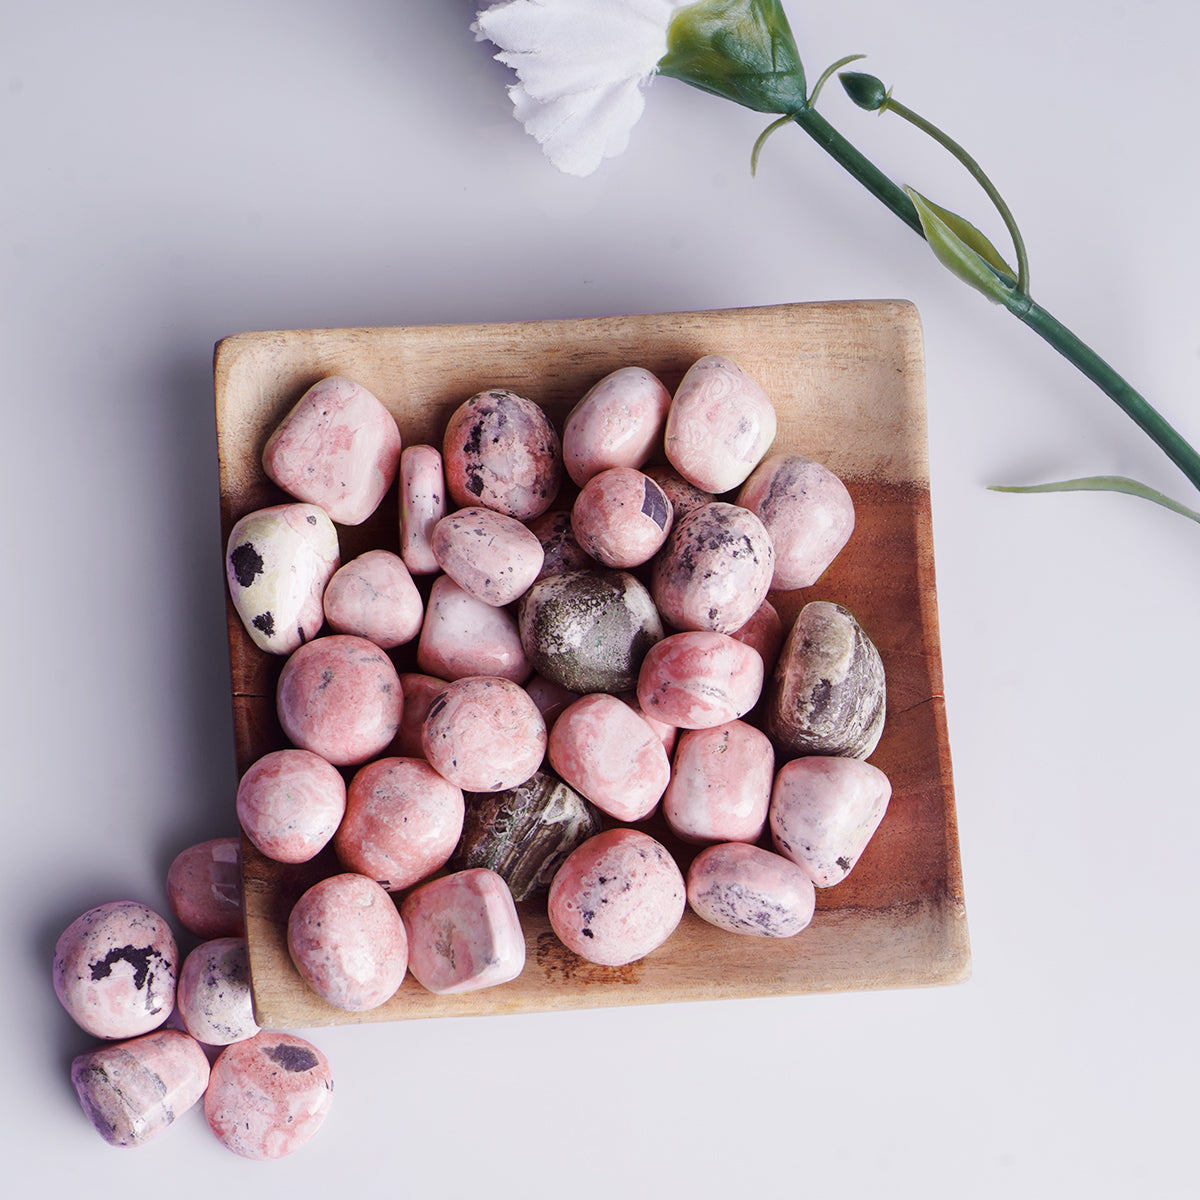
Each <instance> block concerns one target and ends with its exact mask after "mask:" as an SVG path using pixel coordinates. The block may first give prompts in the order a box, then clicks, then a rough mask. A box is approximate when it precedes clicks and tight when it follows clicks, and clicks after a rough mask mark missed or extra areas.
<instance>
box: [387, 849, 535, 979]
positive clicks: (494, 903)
mask: <svg viewBox="0 0 1200 1200" xmlns="http://www.w3.org/2000/svg"><path fill="white" fill-rule="evenodd" d="M400 913H401V915H402V916H403V918H404V925H405V928H406V929H407V930H408V940H409V946H410V956H409V969H410V970H411V971H412V974H413V978H414V979H416V981H417V982H418V983H419V984H420V985H421V986H422V987H423V988H425V989H426V990H427V991H430V992H433V993H434V994H435V995H439V996H449V995H456V994H458V993H461V992H474V991H479V990H480V989H481V988H489V987H496V986H497V985H498V984H502V983H508V982H509V981H510V980H512V979H516V977H517V976H518V975H520V973H521V972H522V970H524V967H525V937H524V934H523V933H522V932H521V922H520V919H519V918H518V916H517V906H516V905H515V904H514V903H513V898H512V892H510V891H509V889H508V884H506V883H505V882H504V880H503V879H501V878H500V876H499V875H497V874H496V872H495V871H490V870H488V869H487V868H486V867H472V868H470V869H468V870H466V871H458V872H456V873H455V874H453V875H443V876H442V877H441V878H440V879H434V880H432V881H431V882H429V883H426V884H422V885H421V886H420V887H419V888H416V889H414V890H413V891H412V892H410V893H409V894H408V895H407V896H406V897H405V899H404V903H403V904H402V905H401V907H400Z"/></svg>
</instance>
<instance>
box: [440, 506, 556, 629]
mask: <svg viewBox="0 0 1200 1200" xmlns="http://www.w3.org/2000/svg"><path fill="white" fill-rule="evenodd" d="M432 546H433V553H434V556H435V557H436V558H437V560H438V565H439V566H440V567H441V568H442V570H443V571H445V572H446V574H447V575H449V576H450V578H451V579H453V580H454V582H455V583H457V584H458V586H459V587H460V588H462V589H463V591H465V592H468V593H470V594H471V595H472V596H474V597H475V598H476V599H477V600H482V601H483V602H484V603H485V604H490V605H491V606H492V607H493V608H500V607H502V606H503V605H505V604H511V603H512V602H513V601H514V600H516V599H517V598H518V597H519V596H520V595H521V594H522V593H523V592H524V591H525V589H526V588H528V587H529V585H530V584H531V583H532V582H533V581H534V580H535V579H536V578H537V577H538V573H539V572H540V571H541V569H542V558H543V554H542V543H541V542H539V541H538V539H537V535H536V534H534V533H532V532H530V530H529V529H527V528H526V527H525V526H524V525H522V524H521V522H520V521H518V520H516V518H514V517H508V516H505V515H504V514H503V513H498V512H493V511H492V510H491V509H489V508H481V507H479V506H478V505H476V506H473V507H471V508H460V509H457V510H456V511H455V512H452V513H449V514H448V515H447V516H445V517H443V518H442V519H441V520H440V521H439V522H438V523H437V524H436V525H435V526H434V529H433V538H432Z"/></svg>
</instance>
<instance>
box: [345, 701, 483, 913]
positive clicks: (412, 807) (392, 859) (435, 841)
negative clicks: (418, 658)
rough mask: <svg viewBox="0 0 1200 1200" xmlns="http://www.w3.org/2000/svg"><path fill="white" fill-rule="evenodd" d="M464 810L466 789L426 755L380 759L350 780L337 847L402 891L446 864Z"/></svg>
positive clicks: (359, 867)
mask: <svg viewBox="0 0 1200 1200" xmlns="http://www.w3.org/2000/svg"><path fill="white" fill-rule="evenodd" d="M443 686H445V685H443ZM464 813H465V804H464V801H463V794H462V789H461V788H459V787H457V786H456V785H455V784H453V783H451V782H450V781H449V780H448V779H444V778H442V776H441V775H439V774H438V773H437V772H436V771H435V770H434V769H433V768H432V767H431V766H430V765H429V764H428V763H427V762H426V761H425V760H424V759H423V758H380V759H376V760H375V761H374V762H370V763H367V765H366V766H364V767H361V768H359V770H358V771H357V772H356V773H355V776H354V778H353V779H352V780H351V781H350V788H349V791H348V796H347V803H346V816H345V819H344V820H343V821H342V824H341V828H340V829H338V831H337V836H336V837H335V838H334V840H333V847H334V849H335V850H336V851H337V856H338V858H339V859H340V860H341V862H342V863H343V865H345V866H346V867H348V868H349V869H350V870H352V871H357V872H358V873H359V874H360V875H366V876H368V877H369V878H371V879H374V880H375V881H376V882H377V883H379V884H380V885H381V886H382V887H384V888H386V889H387V890H388V891H389V892H398V891H402V890H403V889H404V888H407V887H411V886H412V885H413V884H414V883H418V882H420V881H421V880H422V879H424V878H426V877H427V876H429V875H432V874H433V873H434V871H436V870H438V869H439V868H440V867H443V866H445V864H446V862H447V860H448V859H449V858H450V855H452V854H453V853H454V847H455V846H457V845H458V839H459V835H460V834H461V833H462V827H463V815H464Z"/></svg>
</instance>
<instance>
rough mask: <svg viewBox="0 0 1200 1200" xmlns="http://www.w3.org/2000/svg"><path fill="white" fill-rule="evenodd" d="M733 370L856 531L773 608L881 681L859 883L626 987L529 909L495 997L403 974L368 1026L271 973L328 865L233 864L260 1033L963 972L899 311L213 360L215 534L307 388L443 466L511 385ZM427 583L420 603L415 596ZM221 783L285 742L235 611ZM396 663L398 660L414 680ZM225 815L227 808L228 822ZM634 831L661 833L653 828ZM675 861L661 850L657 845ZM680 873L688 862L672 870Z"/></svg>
mask: <svg viewBox="0 0 1200 1200" xmlns="http://www.w3.org/2000/svg"><path fill="white" fill-rule="evenodd" d="M709 353H719V354H724V355H726V356H728V357H730V358H732V359H734V360H735V361H737V362H738V363H740V364H741V365H742V366H743V367H744V368H745V369H746V370H747V371H748V372H749V373H750V374H751V375H752V376H753V377H754V378H756V379H757V380H758V381H759V382H760V383H761V384H762V385H763V386H764V387H765V388H766V390H767V391H768V393H769V394H770V395H771V396H772V397H773V398H774V400H775V403H776V407H777V409H778V411H779V433H778V437H777V439H776V442H775V449H777V450H778V449H785V448H786V449H791V450H795V451H797V452H799V453H802V454H804V455H806V456H807V457H809V458H813V459H816V460H817V461H819V462H822V463H824V464H825V465H827V466H828V467H830V468H831V469H832V470H834V471H836V472H837V473H838V474H839V475H840V476H841V477H842V478H843V480H844V481H845V482H846V484H847V486H848V488H849V490H850V492H851V495H852V496H853V498H854V502H855V506H856V513H857V524H856V529H855V533H854V536H853V538H852V539H851V541H850V544H849V546H848V547H847V548H846V549H845V550H844V551H843V552H842V554H841V555H840V556H839V558H838V559H837V561H836V562H835V563H834V565H833V566H832V567H831V568H830V569H829V571H828V572H827V573H826V575H825V577H824V578H823V579H822V580H820V581H819V582H818V584H817V585H816V586H814V587H812V588H808V589H804V590H802V591H797V592H785V593H773V594H772V597H771V599H772V601H773V603H774V604H775V605H776V607H777V608H779V609H780V611H781V613H782V615H783V616H784V618H785V620H788V621H790V619H791V618H792V617H794V615H795V613H796V612H797V611H798V610H799V608H800V606H801V604H802V603H804V602H806V601H808V600H812V599H825V600H834V601H837V602H838V603H841V604H844V605H845V606H846V607H847V608H849V609H850V610H851V611H852V612H853V613H854V614H855V615H856V616H857V617H858V619H859V620H860V622H861V623H862V624H863V626H864V627H865V628H866V630H867V631H868V633H869V634H870V635H871V637H872V638H873V639H874V641H875V642H876V644H877V645H878V647H879V650H880V652H881V654H882V657H883V661H884V664H885V667H886V670H887V680H888V709H887V725H886V729H885V732H884V735H883V739H882V741H881V742H880V744H879V747H878V749H877V750H876V752H875V754H874V755H873V756H872V759H871V761H872V762H873V763H875V764H876V765H877V766H878V767H880V768H881V769H882V770H883V771H885V772H886V773H887V774H888V775H889V777H890V778H891V781H892V785H893V797H892V801H891V804H890V807H889V809H888V813H887V816H886V817H885V819H884V821H883V824H882V825H881V826H880V828H879V831H878V832H877V834H876V835H875V838H874V839H873V840H872V842H871V844H870V845H869V846H868V848H867V851H866V852H865V853H864V855H863V857H862V858H861V859H860V861H859V863H858V865H857V866H856V868H855V870H854V872H853V873H852V874H851V875H850V876H849V878H847V879H846V880H845V881H844V882H842V883H841V884H839V885H838V886H837V887H834V888H831V889H827V890H825V891H821V892H819V893H818V904H817V913H816V916H815V918H814V920H813V923H812V924H811V925H810V926H809V928H808V929H806V930H805V931H804V932H802V933H801V934H799V935H798V936H797V937H795V938H791V939H786V940H780V941H774V940H771V939H759V938H748V937H739V936H737V935H734V934H729V933H725V932H722V931H720V930H717V929H714V928H713V927H712V926H709V925H706V924H705V923H704V922H702V921H700V920H699V919H698V918H696V917H694V916H693V915H692V914H691V913H690V912H689V913H688V914H687V915H686V916H685V917H684V920H683V923H682V924H681V925H680V927H679V929H678V930H677V931H676V932H675V933H674V934H673V935H672V936H671V938H670V939H669V941H668V942H667V943H666V944H665V945H664V946H662V947H661V948H660V949H658V950H656V951H655V952H654V953H653V954H650V955H648V956H647V957H646V958H644V959H642V960H641V961H639V962H635V963H632V964H630V965H628V966H624V967H600V966H594V965H592V964H589V963H587V962H584V961H583V960H582V959H580V958H578V957H576V956H575V955H574V954H572V953H571V952H570V951H568V950H566V949H565V948H564V947H563V946H562V945H561V944H560V943H559V942H558V941H557V939H556V938H555V936H554V934H553V933H552V932H551V930H550V927H549V922H548V920H547V918H546V915H545V911H544V905H541V906H539V905H538V904H536V903H530V904H526V905H524V906H522V913H521V916H522V922H523V925H524V928H525V931H526V939H527V949H528V958H527V963H526V966H525V970H524V972H523V973H522V975H521V976H520V977H519V978H518V979H516V980H514V981H513V982H511V983H508V984H504V985H502V986H500V987H497V988H491V989H487V990H484V991H480V992H476V993H473V994H467V995H462V996H434V995H432V994H431V993H429V992H426V991H425V990H424V989H423V988H421V986H420V985H419V984H418V983H417V982H416V981H415V980H414V979H413V978H412V977H411V976H409V977H408V978H407V979H406V980H405V982H404V984H403V986H402V987H401V989H400V990H399V992H398V993H397V994H396V995H395V996H394V997H393V998H392V999H391V1000H390V1001H389V1002H388V1003H387V1004H386V1005H384V1006H382V1007H381V1008H378V1009H375V1010H374V1011H372V1012H368V1013H360V1014H351V1013H345V1012H341V1011H339V1010H337V1009H335V1008H332V1007H330V1006H328V1005H326V1004H325V1003H324V1002H323V1001H321V1000H320V999H319V998H318V997H317V996H316V995H315V994H314V993H313V992H311V991H310V990H309V989H308V988H307V987H306V986H305V984H304V983H303V981H302V980H301V978H300V976H299V975H298V974H297V973H296V971H295V969H294V967H293V966H292V964H291V961H290V959H289V958H288V954H287V947H286V940H285V933H286V923H287V914H288V912H289V910H290V908H291V905H292V904H293V903H294V901H295V900H296V898H297V897H298V896H299V895H300V894H301V892H302V891H303V890H304V889H305V888H306V887H308V886H310V885H311V884H312V883H313V882H315V881H316V880H317V879H318V878H321V877H323V876H324V875H327V874H331V873H333V872H335V871H336V870H338V867H337V864H336V862H335V860H334V859H333V858H332V854H331V852H330V851H326V852H325V853H324V854H323V855H322V856H320V857H319V858H318V859H317V860H315V861H314V862H312V863H309V864H305V865H303V866H300V867H288V866H282V865H280V864H277V863H274V862H271V861H269V860H267V859H265V858H263V856H262V855H260V854H258V853H257V851H255V849H254V848H253V846H251V845H250V844H249V843H248V842H245V841H244V843H243V886H244V898H245V908H246V928H247V935H248V938H249V942H250V962H251V974H252V977H253V988H254V999H255V1008H256V1014H257V1018H258V1020H259V1022H260V1024H262V1025H263V1026H264V1027H269V1028H284V1027H291V1028H297V1027H299V1028H304V1027H313V1026H319V1025H329V1024H340V1023H347V1022H360V1021H386V1020H398V1019H403V1018H411V1017H434V1016H456V1015H468V1014H471V1015H474V1014H485V1013H502V1012H522V1011H542V1010H551V1009H564V1008H587V1007H601V1006H608V1005H618V1004H646V1003H655V1002H662V1001H682V1000H711V999H717V998H722V997H749V996H762V995H780V994H795V993H802V992H830V991H847V990H862V989H871V988H894V987H906V986H920V985H932V984H946V983H955V982H959V981H961V980H963V979H965V978H966V977H967V975H968V973H969V957H970V955H969V949H968V941H967V930H966V917H965V911H964V905H963V893H962V877H961V868H960V862H959V852H958V840H957V828H956V824H955V814H954V798H953V790H952V783H951V772H950V754H949V748H948V745H947V738H946V722H945V707H944V701H943V697H942V671H941V658H940V648H939V642H938V629H937V609H936V594H935V586H934V569H933V548H932V541H931V536H930V505H929V473H928V464H927V458H926V435H925V409H924V403H925V400H924V362H923V351H922V343H921V330H920V321H919V318H918V316H917V312H916V310H915V309H914V308H913V306H912V305H910V304H908V303H905V302H899V301H880V302H845V303H818V304H795V305H781V306H777V307H770V308H756V309H739V310H726V311H718V312H700V313H668V314H656V315H647V316H619V317H604V318H593V319H586V320H565V321H546V322H529V323H520V324H489V325H453V326H430V327H410V328H396V329H343V330H310V331H290V332H275V333H247V334H241V335H238V336H236V337H231V338H227V339H226V340H224V341H222V342H221V343H220V344H219V345H218V346H217V348H216V356H215V382H216V404H217V438H218V447H219V456H220V474H221V525H222V532H223V536H224V537H226V538H227V537H228V534H229V530H230V529H231V527H232V525H233V523H234V522H235V521H236V520H237V519H238V518H239V517H241V516H243V515H244V514H245V513H247V512H250V511H253V510H254V509H257V508H261V507H263V506H265V505H268V504H275V503H280V502H281V501H283V500H284V499H286V497H284V496H283V495H282V493H280V492H279V491H278V490H277V489H276V488H275V487H274V485H273V484H271V483H270V482H269V481H268V480H267V479H266V477H265V475H264V474H263V471H262V467H261V463H260V455H261V452H262V448H263V445H264V443H265V441H266V439H267V436H268V435H269V434H270V432H271V430H272V429H273V428H274V427H275V425H276V424H277V423H278V421H279V420H280V419H281V418H282V417H283V416H284V414H285V413H286V412H287V411H288V410H289V409H290V407H291V406H292V404H294V403H295V401H296V400H297V399H298V398H299V396H300V395H301V393H302V392H303V391H304V390H305V388H307V387H308V386H309V385H310V384H312V383H314V382H315V381H316V380H318V379H320V378H322V377H324V376H326V375H333V374H342V375H346V376H349V377H350V378H352V379H355V380H357V381H358V382H359V383H361V384H363V385H364V386H366V387H367V388H369V389H370V390H371V391H372V392H374V393H375V395H377V396H378V397H379V398H380V399H381V400H382V401H383V402H384V403H385V404H386V405H387V406H388V407H389V409H390V410H391V411H392V412H393V413H394V415H395V417H396V419H397V422H398V423H399V426H400V429H401V432H402V434H403V436H404V440H405V444H406V445H408V444H414V443H417V442H428V443H432V444H434V445H439V446H440V444H441V431H442V427H443V424H444V422H445V419H446V417H447V415H448V414H449V413H450V412H451V411H452V410H453V409H454V408H455V407H457V406H458V405H459V404H460V403H461V402H462V401H463V400H465V399H466V398H467V397H468V396H471V395H473V394H474V393H475V392H478V391H482V390H483V389H485V388H489V387H506V388H512V389H513V390H514V391H517V392H520V393H521V394H522V395H525V396H528V397H529V398H530V399H533V400H536V401H537V402H538V403H540V404H542V405H543V406H545V407H546V409H547V410H548V411H549V412H550V413H551V415H552V417H553V418H554V419H555V420H556V421H557V423H558V425H559V428H560V429H561V425H562V420H563V418H564V417H565V416H566V414H567V412H568V411H569V410H570V408H571V407H572V406H573V405H574V403H575V402H576V401H577V400H578V399H579V397H580V396H581V395H582V394H583V392H584V391H585V390H586V389H587V387H588V386H590V385H591V384H592V383H593V382H594V381H595V380H597V379H599V378H601V377H602V376H603V375H605V374H607V373H608V372H609V371H611V370H613V369H615V368H617V367H620V366H627V365H631V364H636V365H640V366H644V367H646V368H648V369H650V370H652V371H654V372H655V373H656V374H658V375H659V376H660V378H662V380H663V381H664V383H666V385H667V386H668V387H670V388H674V386H675V385H676V384H677V383H678V381H679V379H680V377H681V376H682V374H683V372H684V371H685V370H686V368H687V367H688V366H689V365H690V364H691V363H692V362H693V361H695V359H697V358H699V357H700V356H702V355H704V354H709ZM396 526H397V509H396V494H395V489H393V491H392V493H391V494H390V495H389V497H388V498H387V499H386V500H385V502H384V504H383V506H382V507H381V509H380V511H379V512H378V513H377V514H376V516H375V517H374V518H372V520H371V521H370V522H368V523H367V524H366V525H364V526H361V527H358V528H356V529H346V528H342V529H339V533H340V534H341V538H342V558H343V561H346V560H347V559H349V558H351V557H353V556H354V555H355V554H358V553H361V552H362V551H363V550H365V549H368V548H370V547H371V546H389V547H393V548H394V547H395V546H396V544H397V532H396ZM427 582H428V581H426V584H427ZM228 626H229V646H230V659H231V664H232V669H233V711H234V719H235V738H236V750H237V759H238V770H239V774H240V772H242V771H244V770H245V769H246V768H247V767H248V766H249V765H250V764H251V763H252V762H253V761H254V760H255V759H257V758H258V757H260V756H261V755H262V754H265V753H266V752H268V751H269V750H272V749H276V748H278V747H280V746H282V745H284V744H285V742H284V739H283V736H282V734H281V732H280V729H279V726H278V722H277V720H276V717H275V707H274V689H275V681H276V679H277V677H278V673H279V669H280V667H281V665H282V660H280V659H279V658H277V657H273V656H269V655H264V654H262V653H260V652H259V651H258V650H256V649H255V648H254V646H253V644H252V643H251V642H250V640H249V638H248V637H247V636H246V635H245V633H244V631H243V629H242V627H241V624H240V622H239V621H238V619H237V617H236V615H235V614H234V612H233V608H232V605H229V606H228ZM411 654H412V648H411V647H406V648H402V649H401V650H400V651H396V652H394V657H395V658H396V662H397V666H398V668H399V669H400V670H412V669H415V667H414V665H413V661H412V658H411ZM230 803H232V798H231V800H230ZM648 828H650V829H651V831H652V832H655V833H656V834H658V835H659V836H663V837H664V840H665V839H666V838H667V836H668V835H666V834H665V831H664V829H663V828H661V827H658V826H656V825H655V824H654V822H653V821H652V822H651V823H650V825H649V826H648ZM673 848H678V849H682V848H680V847H678V846H677V845H673ZM692 853H694V851H686V850H682V853H681V858H682V859H683V860H684V861H683V862H682V863H681V865H683V866H684V868H685V869H686V860H687V858H688V857H690V854H692Z"/></svg>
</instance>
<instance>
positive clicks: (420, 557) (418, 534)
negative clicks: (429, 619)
mask: <svg viewBox="0 0 1200 1200" xmlns="http://www.w3.org/2000/svg"><path fill="white" fill-rule="evenodd" d="M446 511H447V500H446V474H445V472H444V471H443V470H442V455H441V451H439V450H438V449H436V448H435V447H433V446H406V447H405V448H404V450H403V452H402V453H401V455H400V557H401V558H403V559H404V565H405V566H406V567H407V568H408V569H409V571H411V572H412V573H413V574H414V575H435V574H436V573H437V572H438V570H439V569H440V568H439V567H438V563H437V559H436V558H434V556H433V546H432V545H431V544H430V539H431V538H432V536H433V527H434V526H435V525H436V524H437V523H438V522H439V521H440V520H441V519H442V518H443V517H444V516H445V515H446Z"/></svg>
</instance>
